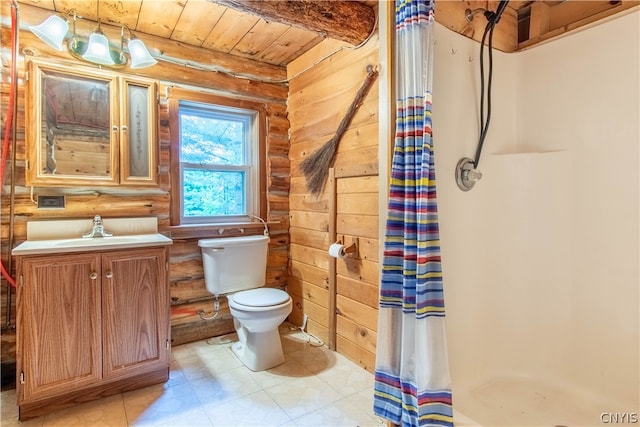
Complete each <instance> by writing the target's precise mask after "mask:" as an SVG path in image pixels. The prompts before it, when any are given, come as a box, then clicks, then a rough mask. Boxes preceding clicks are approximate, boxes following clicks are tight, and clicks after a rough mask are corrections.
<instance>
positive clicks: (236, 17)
mask: <svg viewBox="0 0 640 427" xmlns="http://www.w3.org/2000/svg"><path fill="white" fill-rule="evenodd" d="M18 3H20V4H25V5H27V4H28V5H31V6H35V7H38V8H42V9H48V10H50V11H55V12H58V13H60V14H64V13H67V12H69V11H70V10H75V11H76V13H77V15H78V16H81V17H82V18H83V19H82V20H83V21H86V20H89V21H93V22H94V23H95V22H96V21H97V18H98V7H99V14H100V20H101V22H102V23H103V24H107V25H113V26H116V27H120V26H123V25H126V26H128V27H129V28H130V29H131V30H132V31H133V32H134V33H135V34H136V35H142V34H143V33H144V34H149V35H153V36H157V37H163V38H166V39H170V40H173V41H175V42H179V43H185V44H188V45H192V46H197V47H202V48H206V49H211V50H214V51H217V52H222V53H227V54H231V55H234V56H239V57H243V58H249V59H253V60H256V61H260V62H265V63H268V64H272V65H278V66H285V65H286V64H288V63H289V62H290V61H292V60H293V59H295V58H297V57H298V56H300V55H302V54H303V53H304V52H306V51H308V50H309V49H311V48H312V47H314V46H315V45H317V44H318V43H320V42H321V41H322V40H324V38H325V37H324V36H323V35H322V34H319V33H318V32H314V31H311V30H308V29H302V28H300V27H299V26H294V25H287V24H284V23H281V22H277V21H276V20H275V19H269V20H267V19H263V18H260V17H258V16H256V15H255V14H252V13H247V12H246V11H238V10H235V9H232V8H230V7H226V6H223V5H222V4H220V3H224V1H222V0H220V1H218V2H214V1H209V0H177V1H174V0H115V1H114V0H100V1H99V2H98V1H97V0H18ZM358 3H362V4H364V5H366V6H368V7H376V6H377V1H375V0H367V1H359V2H358ZM372 16H373V15H372ZM29 24H37V23H29ZM325 34H326V33H325ZM141 38H142V37H141Z"/></svg>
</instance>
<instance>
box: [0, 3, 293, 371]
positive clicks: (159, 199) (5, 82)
mask: <svg viewBox="0 0 640 427" xmlns="http://www.w3.org/2000/svg"><path fill="white" fill-rule="evenodd" d="M1 7H2V11H1V12H2V16H10V9H9V7H10V6H9V2H2V5H1ZM20 13H21V20H22V22H23V27H24V23H25V22H26V23H37V22H40V21H41V20H42V17H41V16H40V13H41V12H40V11H39V10H37V9H36V8H33V7H29V6H27V5H22V6H21V10H20ZM32 13H33V15H32ZM1 30H2V38H1V46H2V48H1V54H2V58H3V64H2V65H3V67H2V75H1V85H0V95H1V99H0V111H2V129H1V130H2V133H3V134H4V125H5V121H6V112H7V111H8V109H9V107H8V103H9V89H10V86H9V74H10V72H9V70H10V66H11V63H10V58H11V52H10V46H11V42H10V41H11V38H10V29H9V28H7V27H4V26H3V27H2V28H1ZM19 36H20V46H19V52H20V55H19V58H18V59H19V63H18V68H19V71H18V77H19V79H20V80H19V90H18V94H17V99H18V115H17V118H16V120H15V124H16V126H17V138H16V153H15V154H16V159H17V162H16V179H15V210H14V215H13V220H14V227H13V230H12V234H13V242H12V244H10V242H9V238H10V234H11V230H10V195H9V190H10V188H11V180H10V174H9V170H10V161H9V162H8V164H7V174H6V177H5V180H4V188H3V191H2V199H1V212H0V213H1V217H0V235H1V238H2V243H1V247H0V250H1V252H0V254H1V258H2V261H3V262H4V263H5V265H6V264H7V263H9V262H10V260H9V258H10V255H9V254H10V251H11V247H15V246H16V245H17V244H19V243H21V242H22V241H24V240H25V239H26V223H27V221H29V220H36V219H47V218H91V217H93V215H95V214H100V215H102V216H103V217H127V216H155V217H157V218H158V223H159V231H160V232H161V233H164V234H166V235H169V236H170V237H172V238H173V240H174V244H173V245H172V246H171V265H170V268H171V270H170V271H171V272H170V281H171V327H172V342H173V344H174V345H176V344H180V343H184V342H189V341H193V340H197V339H202V338H205V337H209V336H215V335H221V334H225V333H228V332H231V331H233V322H232V319H231V315H230V314H229V311H228V306H227V304H226V300H224V301H221V303H222V304H221V307H222V310H221V314H220V315H219V316H218V317H217V318H216V319H215V320H211V321H203V320H201V319H200V318H199V316H198V315H197V312H198V311H199V310H204V311H205V312H206V314H207V315H210V314H211V312H212V305H213V304H212V301H211V296H210V294H209V293H208V292H207V291H206V289H205V287H204V281H203V269H202V261H201V255H200V248H199V247H198V245H197V241H198V239H200V238H213V237H228V236H233V235H238V234H240V230H238V229H236V228H229V227H226V228H225V231H224V232H223V233H222V234H219V229H218V228H216V227H201V228H189V229H186V230H185V229H176V228H172V227H170V225H169V208H170V205H171V203H172V200H171V198H170V179H169V177H170V173H171V171H170V168H169V164H170V150H169V148H170V147H169V141H170V139H171V131H172V130H171V129H170V128H169V126H168V123H169V121H168V118H169V111H168V104H169V103H168V102H167V98H166V93H167V91H166V89H167V87H169V86H177V87H183V88H188V89H193V90H198V91H200V90H205V91H209V92H213V93H215V94H217V95H222V96H228V97H233V98H240V99H248V100H253V101H258V102H261V103H263V105H265V109H266V111H267V123H266V129H267V136H266V150H265V151H266V155H267V159H266V169H267V177H266V180H267V183H266V185H267V209H266V211H267V218H266V219H267V221H268V223H269V229H270V233H271V243H270V247H269V256H268V271H267V286H272V287H281V288H283V287H285V286H286V283H287V279H288V250H289V198H288V195H289V183H290V179H289V176H290V175H289V159H288V150H289V139H288V138H289V137H288V131H289V122H288V119H287V116H286V112H287V109H286V100H287V95H288V88H287V85H286V84H282V83H279V84H274V83H265V82H259V81H250V80H247V79H246V78H234V77H233V76H232V75H229V74H222V73H214V72H210V71H200V70H198V69H195V68H191V67H189V68H187V67H182V66H179V65H175V64H169V63H166V62H159V64H158V65H156V66H154V67H150V68H146V69H143V70H137V72H136V75H139V76H143V77H149V78H154V79H157V80H158V82H159V91H158V92H159V94H160V102H159V109H158V125H159V132H158V151H159V163H160V165H159V166H160V168H159V185H158V186H157V187H153V188H134V189H131V187H130V186H129V187H128V188H127V189H124V188H119V187H110V188H84V187H83V188H79V187H73V188H71V187H69V188H55V189H51V188H40V187H35V188H33V193H34V195H36V196H37V195H39V194H45V195H48V194H64V195H65V196H66V207H65V208H64V209H61V210H41V209H38V208H37V206H36V205H35V204H34V203H33V201H32V199H31V195H30V191H31V189H30V188H27V187H26V186H25V141H24V135H25V132H24V131H25V115H24V111H25V105H24V103H25V80H26V79H25V67H26V65H25V64H26V61H28V60H29V59H30V58H31V56H26V57H25V55H24V53H23V52H30V53H31V54H34V55H38V56H39V57H41V58H50V59H55V60H58V61H64V62H66V63H72V64H78V65H80V64H82V66H85V67H86V66H89V67H91V65H90V64H86V63H84V62H80V61H77V60H76V59H74V58H73V57H71V56H70V55H69V54H68V53H67V52H66V51H65V52H58V51H55V50H53V49H50V48H49V47H48V46H46V45H45V44H44V43H43V42H41V41H39V40H38V39H37V38H36V37H35V36H34V35H33V34H31V33H30V32H28V31H20V34H19ZM145 40H146V39H145ZM150 43H152V44H153V46H154V47H156V48H158V49H160V50H162V51H171V50H174V49H175V46H174V45H175V42H171V41H168V40H166V39H162V38H154V39H153V40H152V42H150ZM25 49H26V50H25ZM185 52H186V53H188V54H189V55H191V57H188V58H185V59H189V60H192V61H198V60H199V59H202V58H204V60H205V61H206V60H207V59H208V58H210V52H209V51H207V50H205V49H198V48H193V47H191V48H189V49H188V50H185ZM225 66H226V67H227V69H228V70H230V71H231V72H232V73H237V74H238V75H242V74H252V73H253V72H254V71H255V70H257V69H262V70H264V76H265V78H267V79H273V80H280V81H284V80H285V79H286V70H285V69H284V68H280V67H274V66H270V65H268V64H262V65H260V63H257V62H255V61H252V60H249V59H247V60H244V59H238V58H233V57H229V58H228V60H226V62H225ZM123 72H125V73H126V72H128V70H125V71H123ZM10 158H11V156H9V159H10ZM262 231H263V228H262V225H256V226H255V227H246V229H245V231H244V232H245V234H261V233H262ZM11 261H13V262H11V264H12V266H15V261H14V260H11ZM12 269H13V267H12ZM6 294H7V285H6V282H5V281H4V280H3V281H2V307H1V311H2V320H1V321H2V326H3V333H2V358H1V361H2V363H3V364H5V363H11V362H12V361H14V360H15V346H14V344H13V343H14V342H15V331H11V330H10V329H6V328H5V326H6V325H5V316H6V311H7V304H8V303H7V296H6ZM11 303H12V306H13V308H12V312H13V313H12V315H11V318H12V319H14V320H15V294H14V297H13V298H11Z"/></svg>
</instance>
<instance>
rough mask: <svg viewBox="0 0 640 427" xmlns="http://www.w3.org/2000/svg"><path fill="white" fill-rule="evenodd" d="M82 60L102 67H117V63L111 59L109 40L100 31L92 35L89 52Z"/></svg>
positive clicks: (88, 45) (88, 46) (83, 55)
mask: <svg viewBox="0 0 640 427" xmlns="http://www.w3.org/2000/svg"><path fill="white" fill-rule="evenodd" d="M82 58H84V59H85V60H87V61H89V62H93V63H96V64H100V65H115V62H114V60H113V58H112V57H111V50H110V48H109V40H108V39H107V36H105V35H104V34H102V32H100V31H94V32H93V33H91V37H89V43H88V44H87V51H86V52H85V53H84V54H82Z"/></svg>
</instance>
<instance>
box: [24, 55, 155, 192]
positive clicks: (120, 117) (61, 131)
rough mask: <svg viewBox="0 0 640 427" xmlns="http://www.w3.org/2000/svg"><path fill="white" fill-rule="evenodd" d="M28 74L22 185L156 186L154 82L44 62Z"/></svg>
mask: <svg viewBox="0 0 640 427" xmlns="http://www.w3.org/2000/svg"><path fill="white" fill-rule="evenodd" d="M27 79H28V83H29V84H28V86H27V101H26V106H27V109H26V115H27V127H26V129H25V131H26V145H27V147H26V148H27V150H26V151H27V162H26V165H27V168H26V183H27V185H33V186H41V187H48V186H49V187H50V186H78V185H84V186H113V185H137V186H148V185H157V163H158V162H157V151H158V150H157V118H156V117H157V93H156V92H157V89H156V82H155V81H154V80H150V79H144V78H139V77H133V76H127V75H123V74H120V73H117V72H113V71H108V70H100V69H94V68H89V67H83V66H77V65H73V66H70V65H65V64H58V63H51V62H46V61H42V60H31V61H30V63H29V72H28V74H27Z"/></svg>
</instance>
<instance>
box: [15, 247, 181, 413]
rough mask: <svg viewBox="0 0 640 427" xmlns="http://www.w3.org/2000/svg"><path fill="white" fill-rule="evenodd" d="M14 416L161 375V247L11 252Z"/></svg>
mask: <svg viewBox="0 0 640 427" xmlns="http://www.w3.org/2000/svg"><path fill="white" fill-rule="evenodd" d="M17 261H18V262H17V270H18V293H17V351H16V353H17V354H16V355H17V358H16V359H17V374H18V378H17V380H18V381H17V387H16V395H17V402H18V405H19V414H20V420H26V419H28V418H31V417H34V416H40V415H44V414H47V413H49V412H51V411H54V410H58V409H61V408H64V407H67V406H71V405H74V404H77V403H81V402H86V401H89V400H93V399H99V398H102V397H104V396H108V395H111V394H115V393H120V392H123V391H128V390H134V389H136V388H141V387H146V386H148V385H152V384H157V383H161V382H166V381H167V380H168V378H169V365H170V356H171V346H170V339H171V338H170V334H171V325H170V313H169V311H170V303H169V272H168V270H169V269H168V262H169V261H168V248H167V247H166V246H157V247H145V248H132V249H126V250H125V249H122V250H109V251H99V252H91V253H89V252H78V253H62V254H43V255H23V256H18V257H17Z"/></svg>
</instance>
